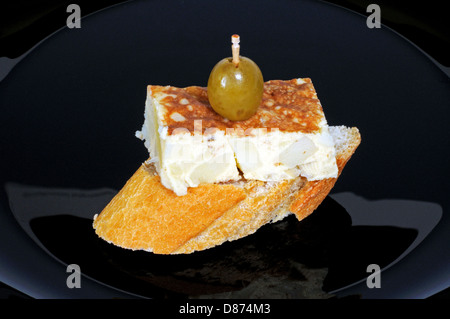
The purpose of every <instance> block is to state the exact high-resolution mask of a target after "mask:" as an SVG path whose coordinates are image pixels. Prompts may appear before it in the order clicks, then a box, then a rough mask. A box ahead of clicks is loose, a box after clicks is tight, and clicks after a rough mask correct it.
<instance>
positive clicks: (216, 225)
mask: <svg viewBox="0 0 450 319" xmlns="http://www.w3.org/2000/svg"><path fill="white" fill-rule="evenodd" d="M335 128H336V127H335ZM337 130H338V131H339V134H340V140H339V141H338V142H339V143H340V144H339V145H338V146H337V148H336V151H337V156H336V161H337V165H338V168H339V174H340V173H341V172H342V170H343V168H344V167H345V165H346V163H347V162H348V160H349V159H350V158H351V156H352V155H353V154H354V152H355V150H356V148H357V147H358V146H359V144H360V142H361V136H360V133H359V131H358V129H357V128H345V127H337ZM342 136H344V137H342ZM336 180H337V179H336V178H330V179H325V180H320V181H307V180H306V179H305V178H303V177H298V178H296V179H293V180H284V181H280V182H261V181H241V182H233V183H221V184H204V185H200V186H198V187H195V188H189V189H188V193H187V195H184V196H177V195H176V194H175V193H174V192H173V191H171V190H169V189H167V188H165V187H164V186H163V185H162V184H161V182H160V179H159V176H158V175H157V174H156V172H155V169H154V167H153V166H151V165H146V164H142V165H141V166H140V167H139V169H138V170H137V171H136V172H135V173H134V174H133V176H132V177H131V178H130V179H129V180H128V181H127V183H126V184H125V185H124V187H123V188H122V189H121V190H120V191H119V192H118V194H117V195H116V196H115V197H114V198H113V199H112V200H111V202H110V203H109V204H108V205H107V206H106V207H105V208H104V209H103V211H102V212H101V213H100V214H99V215H98V216H97V215H96V216H94V222H93V227H94V229H95V232H96V234H97V235H98V236H99V237H101V238H103V239H104V240H106V241H108V242H110V243H112V244H114V245H117V246H120V247H122V248H127V249H132V250H146V251H149V252H153V253H157V254H182V253H183V254H187V253H192V252H194V251H198V250H204V249H208V248H211V247H214V246H217V245H220V244H222V243H223V242H225V241H231V240H236V239H239V238H242V237H245V236H248V235H250V234H252V233H254V232H255V231H257V230H258V229H259V228H260V227H261V226H263V225H265V224H267V223H270V222H275V221H278V220H281V219H282V218H284V217H286V216H288V215H289V214H291V213H294V214H295V215H296V217H297V219H298V220H302V219H303V218H305V217H307V216H308V215H309V214H311V213H312V212H313V211H314V210H315V209H316V208H317V207H318V206H319V205H320V203H321V202H322V201H323V200H324V199H325V197H326V196H327V195H328V194H329V192H330V191H331V189H332V188H333V186H334V184H335V183H336Z"/></svg>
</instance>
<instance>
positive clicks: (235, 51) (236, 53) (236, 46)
mask: <svg viewBox="0 0 450 319" xmlns="http://www.w3.org/2000/svg"><path fill="white" fill-rule="evenodd" d="M239 41H240V38H239V35H237V34H233V35H232V36H231V43H233V45H232V46H231V51H232V52H233V63H234V65H235V66H236V67H237V66H238V65H239Z"/></svg>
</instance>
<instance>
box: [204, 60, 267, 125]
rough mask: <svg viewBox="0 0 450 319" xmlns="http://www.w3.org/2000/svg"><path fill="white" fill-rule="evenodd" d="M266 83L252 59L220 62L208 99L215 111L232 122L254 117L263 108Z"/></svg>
mask: <svg viewBox="0 0 450 319" xmlns="http://www.w3.org/2000/svg"><path fill="white" fill-rule="evenodd" d="M263 91H264V80H263V76H262V73H261V70H260V69H259V67H258V66H257V65H256V63H255V62H253V61H252V60H250V59H249V58H246V57H243V56H240V57H239V63H238V64H237V65H236V64H235V63H233V59H232V58H225V59H223V60H221V61H219V62H218V63H217V64H216V65H215V66H214V68H213V69H212V71H211V74H210V76H209V79H208V99H209V103H210V104H211V106H212V108H213V109H214V110H215V111H216V112H217V113H219V114H220V115H222V116H224V117H226V118H227V119H229V120H232V121H243V120H246V119H248V118H250V117H251V116H252V115H254V114H255V113H256V111H257V109H258V107H259V105H260V104H261V100H262V95H263Z"/></svg>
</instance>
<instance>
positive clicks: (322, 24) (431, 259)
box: [0, 1, 450, 297]
mask: <svg viewBox="0 0 450 319" xmlns="http://www.w3.org/2000/svg"><path fill="white" fill-rule="evenodd" d="M263 2H264V3H263V4H260V3H258V6H256V5H255V3H254V2H252V1H240V2H239V7H240V8H244V7H245V8H251V9H252V10H251V11H247V10H236V6H237V5H238V2H234V1H232V2H231V4H230V3H229V2H227V3H225V2H223V3H214V4H213V3H209V2H206V3H205V2H201V1H191V2H190V3H189V5H188V4H187V3H186V2H182V1H175V2H172V3H168V2H162V1H151V2H144V1H136V2H128V3H125V4H122V5H119V6H116V7H113V8H109V9H108V10H105V11H102V12H99V13H97V14H93V15H91V16H88V17H86V18H84V19H83V20H82V28H81V29H62V30H60V31H59V32H58V33H56V34H55V35H53V36H52V37H51V38H50V39H48V40H46V41H44V42H43V43H42V44H40V45H39V46H38V47H37V48H36V49H35V50H33V51H32V52H30V53H29V54H28V55H27V56H26V58H24V59H23V60H22V61H21V62H19V64H18V65H17V66H16V67H15V68H14V69H13V71H12V72H11V73H10V74H8V76H7V77H6V78H5V79H4V80H3V81H2V82H0V108H1V109H0V112H1V116H0V136H2V140H1V145H0V147H1V152H2V158H1V167H0V170H1V174H0V176H1V181H0V182H1V183H2V185H4V184H5V183H6V182H15V183H21V184H27V185H36V186H41V187H60V188H65V187H77V188H82V189H83V188H86V189H93V188H100V187H110V188H112V189H119V188H120V187H121V186H122V185H123V184H124V182H125V181H126V180H127V179H128V178H129V176H131V174H132V173H133V172H134V171H135V169H136V168H137V167H138V165H139V164H140V163H141V162H142V161H143V160H145V159H146V150H145V148H144V147H143V145H142V143H141V142H140V141H139V140H137V139H136V138H135V137H134V132H135V131H136V130H138V129H140V126H141V125H142V121H143V115H142V114H143V108H144V100H145V93H146V92H145V88H146V85H147V84H161V85H166V84H170V85H174V86H188V85H203V86H204V85H206V81H207V77H208V75H209V71H210V70H211V68H212V66H213V65H214V64H215V63H216V62H217V61H218V60H219V59H221V58H222V57H225V56H228V55H229V36H230V34H232V33H239V34H240V36H241V39H242V43H241V44H242V48H241V53H242V54H243V55H246V56H248V57H251V58H252V59H253V60H254V61H255V62H256V63H258V65H259V66H260V68H261V70H262V72H263V75H264V78H265V79H291V78H294V77H310V78H312V80H313V83H314V84H315V87H316V90H317V92H318V96H319V99H320V100H321V102H322V105H323V107H324V111H325V114H326V116H327V119H328V122H329V124H330V125H341V124H342V125H348V126H357V127H358V128H359V129H360V131H361V134H362V139H363V142H362V144H361V146H360V147H359V149H358V150H357V153H356V154H355V156H354V157H353V158H352V159H351V161H350V162H349V164H348V166H347V168H346V169H345V170H344V173H343V175H342V177H341V178H340V180H339V181H338V183H337V184H336V187H335V189H334V190H333V192H335V193H339V192H344V191H351V192H354V193H356V194H358V195H359V196H362V197H364V198H367V199H369V200H370V199H372V200H377V199H405V200H411V201H421V202H422V201H423V202H432V203H436V204H437V205H439V206H440V207H441V208H442V211H443V216H442V219H441V220H440V222H439V224H438V225H437V226H436V228H435V229H434V230H433V232H432V233H431V234H430V235H429V236H427V238H426V239H425V240H424V241H423V243H421V244H420V245H419V246H418V247H417V248H416V249H414V250H413V252H412V253H411V254H410V255H408V256H406V257H405V258H404V259H403V261H402V263H400V264H399V265H398V266H397V267H403V268H399V269H400V270H398V271H396V268H395V267H392V268H390V269H389V270H388V271H386V275H385V276H384V277H383V278H387V279H389V283H391V285H389V284H387V287H386V288H384V290H383V289H381V290H379V291H378V292H376V293H375V292H373V291H372V292H371V293H372V294H374V295H375V296H378V297H379V296H387V297H405V296H406V297H414V296H419V297H423V296H428V295H429V294H432V293H435V292H437V290H439V289H443V288H445V286H446V285H447V286H448V283H449V282H450V278H449V274H448V271H446V270H447V269H448V267H449V265H450V254H449V247H448V245H445V244H443V243H446V242H448V239H449V235H448V227H449V224H450V223H449V218H448V210H449V204H450V201H449V199H448V197H447V194H448V190H449V189H448V177H449V170H450V166H449V165H448V164H447V163H446V161H447V158H449V156H450V142H449V139H448V137H449V133H448V129H447V127H446V124H447V119H448V116H449V112H450V111H449V110H450V108H449V106H450V105H449V104H450V103H449V102H450V91H449V78H448V77H447V76H446V75H445V74H444V73H443V72H441V70H439V69H438V68H437V67H436V65H435V64H434V63H433V62H432V61H430V60H429V59H428V58H427V57H425V56H424V55H423V53H421V52H420V51H419V50H417V48H416V47H415V46H413V45H412V44H411V43H410V42H408V41H407V40H405V39H403V38H401V37H399V36H398V35H397V34H395V33H394V32H392V31H391V30H389V29H387V28H381V29H369V28H367V26H366V21H365V17H364V16H359V15H355V14H354V13H352V12H350V11H347V10H344V9H342V8H339V7H336V6H332V5H328V4H325V3H322V2H315V1H295V2H292V1H282V2H281V4H280V3H279V2H277V3H275V2H273V1H263ZM180 13H182V14H181V15H180ZM253 16H256V17H258V18H259V19H251V21H252V22H251V23H249V21H250V18H251V17H253ZM192 17H195V23H193V20H192V19H193V18H192ZM278 21H283V24H278V23H277V22H278ZM275 26H276V27H275ZM0 198H1V201H2V205H1V208H2V211H1V213H2V218H3V222H4V223H2V227H4V226H3V225H7V224H11V227H8V229H7V230H5V231H3V232H2V235H1V236H3V237H2V238H1V240H2V243H1V246H0V247H1V248H2V250H1V251H2V254H3V255H4V256H5V255H6V256H8V257H6V258H5V259H3V260H4V264H3V267H11V265H14V263H15V262H18V261H17V260H21V261H24V262H26V258H27V254H25V255H21V256H20V257H16V256H15V255H14V254H12V252H13V251H17V250H25V251H29V250H30V249H33V247H34V248H35V249H36V248H37V249H40V248H39V247H37V246H35V245H34V244H33V243H30V242H28V240H29V239H28V238H27V237H26V235H25V236H24V237H21V236H22V234H21V235H17V236H16V235H14V234H18V233H19V232H20V228H19V227H17V225H16V224H14V222H15V221H14V219H13V218H12V217H11V210H10V207H9V202H8V198H7V196H6V193H5V192H4V190H3V189H2V193H1V196H0ZM71 231H75V229H73V228H72V229H71ZM75 233H76V232H75ZM366 234H369V233H366ZM369 237H371V238H376V237H377V235H374V236H369ZM6 238H16V239H12V240H11V241H10V242H8V244H6V243H5V241H6ZM18 238H20V240H19V239H18ZM403 239H405V238H404V237H401V238H400V239H399V240H403ZM375 242H376V241H375ZM406 242H408V240H406ZM15 245H16V246H15ZM47 245H50V244H49V243H48V244H47ZM24 247H27V248H24ZM33 254H39V256H40V258H45V257H44V256H45V255H46V253H45V254H44V255H40V253H38V252H34V253H33ZM33 254H30V255H29V256H32V255H33ZM5 260H8V263H7V262H5ZM9 260H10V262H9ZM419 263H420V264H419ZM22 267H23V269H22V270H23V271H27V270H28V271H29V270H30V269H29V268H28V267H25V266H22ZM54 267H57V266H56V265H54ZM16 269H20V267H19V268H16ZM60 276H62V277H64V276H65V274H64V271H63V273H62V274H61V275H60ZM402 276H403V277H402ZM16 277H17V276H16ZM16 277H14V276H13V277H12V278H16ZM49 277H50V275H49ZM405 278H414V281H413V282H410V281H408V282H407V281H406V280H407V279H405ZM10 281H11V282H12V281H14V280H13V279H10ZM21 285H22V286H23V285H24V284H19V285H18V286H21ZM405 286H408V291H405V290H404V289H405V288H404V287H405ZM58 287H59V286H58ZM433 287H434V289H435V290H433ZM27 289H29V288H27ZM49 289H55V290H57V289H65V287H64V285H62V287H59V288H55V287H52V288H49ZM402 289H403V290H402ZM436 289H437V290H436ZM28 291H32V289H31V290H28ZM65 293H66V292H65ZM34 294H35V295H36V296H38V295H39V292H37V291H34ZM44 294H45V293H44ZM80 294H81V295H82V293H80ZM56 295H57V293H56Z"/></svg>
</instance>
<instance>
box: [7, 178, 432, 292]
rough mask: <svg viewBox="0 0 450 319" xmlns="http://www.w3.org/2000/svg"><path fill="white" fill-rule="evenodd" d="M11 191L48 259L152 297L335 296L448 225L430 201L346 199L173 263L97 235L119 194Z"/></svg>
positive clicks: (12, 187)
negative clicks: (96, 226)
mask: <svg viewBox="0 0 450 319" xmlns="http://www.w3.org/2000/svg"><path fill="white" fill-rule="evenodd" d="M7 191H8V196H9V200H10V205H11V209H12V211H13V213H14V215H15V217H16V219H17V220H18V222H19V223H20V224H21V225H22V227H23V228H24V230H25V231H26V232H27V233H28V234H29V235H30V236H31V237H32V238H33V239H34V240H35V241H36V242H37V243H38V244H39V245H40V246H41V247H42V248H43V249H45V250H46V251H47V252H48V253H49V254H50V255H52V256H53V257H55V258H56V259H58V260H59V261H60V262H62V263H63V264H65V265H68V264H72V263H75V264H77V265H79V266H80V268H81V272H82V274H84V275H85V276H88V277H90V278H92V279H95V280H97V281H99V282H101V283H103V284H105V285H108V286H111V287H115V288H117V289H121V290H124V291H127V292H130V293H132V294H136V295H140V296H143V297H152V298H167V297H179V298H332V297H334V296H335V292H336V291H339V290H341V289H343V288H345V287H347V286H349V285H352V284H355V283H357V282H361V281H364V280H366V278H367V276H368V275H369V273H368V272H367V266H368V265H370V264H377V265H379V266H380V267H381V269H382V270H384V269H386V268H388V267H390V266H392V265H393V264H394V263H396V262H398V261H399V260H400V259H401V258H402V257H403V256H405V255H406V254H407V253H408V252H410V251H411V250H412V249H413V248H414V247H415V246H416V245H417V244H418V243H419V242H420V241H422V240H423V239H424V238H425V237H426V236H427V234H428V233H429V232H430V231H431V230H432V228H433V227H434V226H435V225H436V224H437V223H438V221H439V218H440V211H439V206H437V205H434V204H432V203H423V202H412V201H401V200H383V201H367V200H365V199H363V198H361V197H358V196H356V195H354V194H352V193H340V194H334V195H331V196H328V197H327V198H326V199H325V200H324V202H323V203H322V205H320V206H319V208H318V209H317V210H316V211H315V212H314V213H313V214H312V215H310V216H309V217H308V218H306V219H305V220H303V221H301V222H298V221H297V219H296V218H295V217H294V216H293V215H292V216H289V217H287V218H286V219H284V220H282V221H280V222H277V223H274V224H269V225H266V226H264V227H263V228H261V229H260V230H258V231H257V232H256V233H255V234H253V235H251V236H248V237H246V238H243V239H240V240H237V241H233V242H228V243H225V244H223V245H221V246H218V247H215V248H212V249H208V250H206V251H201V252H196V253H193V254H189V255H169V256H167V255H156V254H153V253H148V252H144V251H131V250H126V249H122V248H119V247H116V246H114V245H112V244H109V243H107V242H105V241H103V240H102V239H99V238H98V237H97V235H96V234H95V233H94V230H93V228H92V217H93V215H94V214H96V213H99V212H100V210H101V209H102V208H103V207H104V205H105V204H106V203H107V202H108V201H109V199H110V198H111V197H112V196H113V195H114V194H115V192H114V191H113V190H110V189H98V190H89V191H87V190H77V189H57V188H40V187H34V186H25V185H18V184H8V186H7ZM341 203H345V205H342V204H341ZM346 207H349V208H350V209H351V210H349V211H347V209H346ZM350 212H351V213H350ZM405 214H408V216H405Z"/></svg>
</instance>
